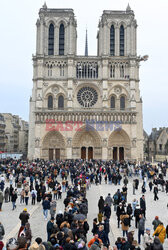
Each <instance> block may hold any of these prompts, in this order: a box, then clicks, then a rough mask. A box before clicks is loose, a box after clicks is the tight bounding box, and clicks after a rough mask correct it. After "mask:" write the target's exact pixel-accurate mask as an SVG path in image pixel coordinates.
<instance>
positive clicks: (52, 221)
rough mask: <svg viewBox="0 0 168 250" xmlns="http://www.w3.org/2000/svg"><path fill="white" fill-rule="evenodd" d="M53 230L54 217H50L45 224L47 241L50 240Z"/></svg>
mask: <svg viewBox="0 0 168 250" xmlns="http://www.w3.org/2000/svg"><path fill="white" fill-rule="evenodd" d="M53 228H54V217H51V219H50V220H49V221H48V223H47V241H49V240H50V236H51V234H52V232H53Z"/></svg>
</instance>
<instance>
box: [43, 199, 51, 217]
mask: <svg viewBox="0 0 168 250" xmlns="http://www.w3.org/2000/svg"><path fill="white" fill-rule="evenodd" d="M42 206H43V214H44V218H45V220H47V216H48V210H49V209H50V201H49V200H48V197H46V198H45V200H44V201H43V202H42Z"/></svg>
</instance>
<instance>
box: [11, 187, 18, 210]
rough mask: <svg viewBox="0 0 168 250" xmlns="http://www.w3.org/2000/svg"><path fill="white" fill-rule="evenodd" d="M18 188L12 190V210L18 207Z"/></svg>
mask: <svg viewBox="0 0 168 250" xmlns="http://www.w3.org/2000/svg"><path fill="white" fill-rule="evenodd" d="M17 198H18V197H17V190H16V189H15V190H14V191H13V192H12V196H11V201H12V210H14V209H15V208H16V200H17Z"/></svg>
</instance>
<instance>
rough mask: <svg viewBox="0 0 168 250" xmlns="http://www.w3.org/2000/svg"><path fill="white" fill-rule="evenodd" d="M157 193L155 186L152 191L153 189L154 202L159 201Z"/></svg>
mask: <svg viewBox="0 0 168 250" xmlns="http://www.w3.org/2000/svg"><path fill="white" fill-rule="evenodd" d="M158 192H159V190H158V187H157V185H155V186H154V189H153V193H154V201H156V200H159V197H158Z"/></svg>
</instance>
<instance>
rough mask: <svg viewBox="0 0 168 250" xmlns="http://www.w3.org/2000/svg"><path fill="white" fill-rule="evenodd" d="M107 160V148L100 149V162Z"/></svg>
mask: <svg viewBox="0 0 168 250" xmlns="http://www.w3.org/2000/svg"><path fill="white" fill-rule="evenodd" d="M107 159H108V150H107V147H102V160H107Z"/></svg>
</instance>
